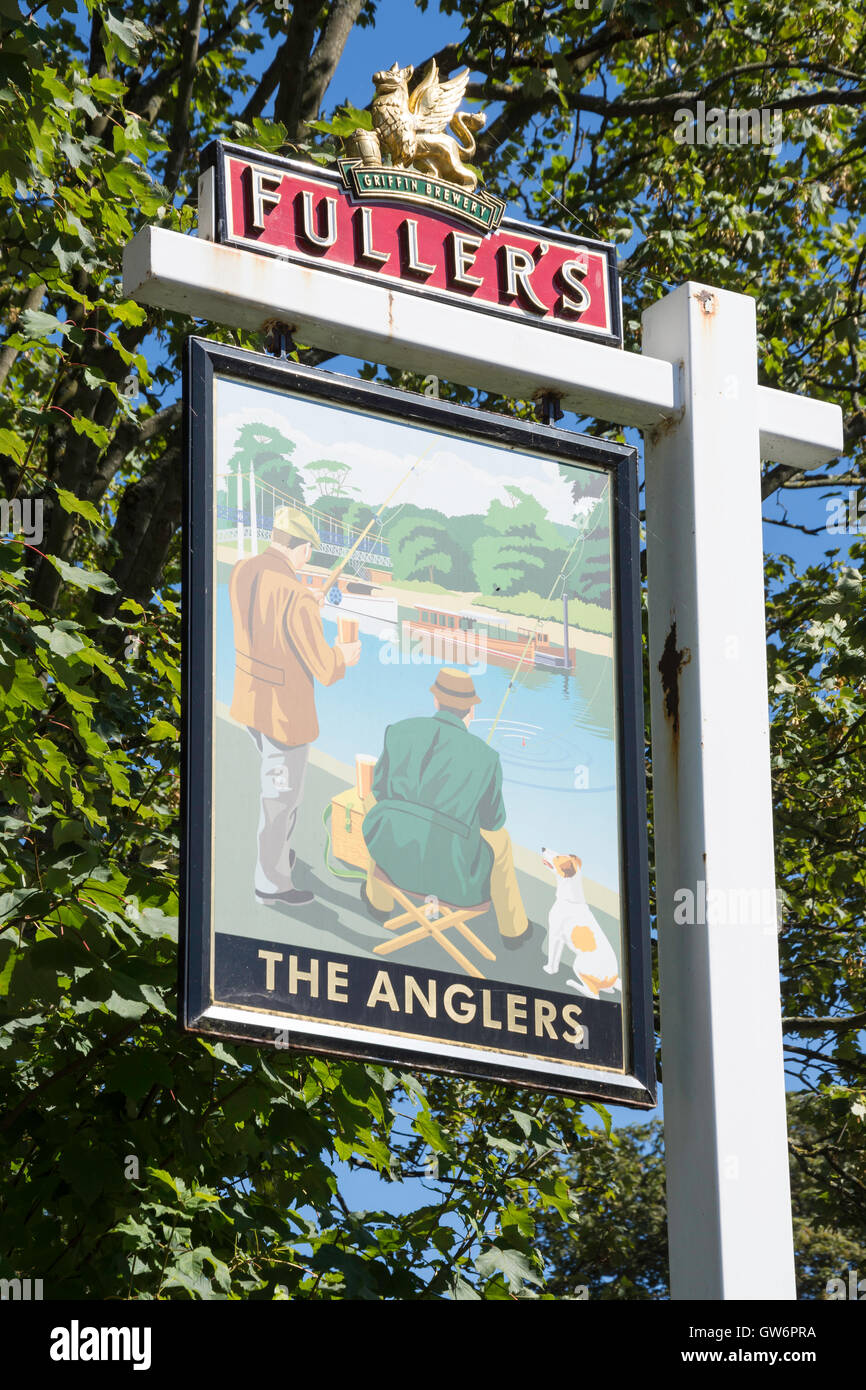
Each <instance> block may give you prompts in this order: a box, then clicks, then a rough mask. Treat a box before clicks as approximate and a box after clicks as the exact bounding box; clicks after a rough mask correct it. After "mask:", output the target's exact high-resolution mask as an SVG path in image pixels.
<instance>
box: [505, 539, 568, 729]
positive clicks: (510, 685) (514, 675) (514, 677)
mask: <svg viewBox="0 0 866 1390" xmlns="http://www.w3.org/2000/svg"><path fill="white" fill-rule="evenodd" d="M582 540H584V536H583V534H581V535H579V536H578V537H577V538H576V540H575V542H574V545H573V546H572V547H571V549H570V550H569V552H568V554H567V555H566V557H565V560H564V561H563V564H562V566H561V568H560V571H559V574H558V575H557V576H556V578H555V579H554V581H553V585H552V586H551V590H550V593H549V594H548V595H547V602H548V603H550V601H551V599H552V598H553V591H554V589H555V588H556V586H557V584H558V583H559V581H560V580H561V579H563V578H564V577H565V571H566V569H567V568H568V562H569V560H570V559H571V557H572V555H573V554H574V552H575V550H576V549H577V547H578V545H579V544H580V542H581V541H582ZM567 616H568V615H567V614H565V613H564V614H563V617H564V618H567ZM541 622H542V619H541V618H539V619H538V623H541ZM537 636H538V624H536V628H535V631H534V632H531V633H530V634H529V636H528V637H527V639H526V646H525V647H524V648H523V651H522V652H521V653H520V659H519V660H518V662H517V665H516V666H515V668H514V671H513V672H512V676H511V679H510V681H509V682H508V684H507V686H506V687H505V694H504V695H503V697H502V700H501V702H500V705H499V709H498V710H497V711H496V718H495V719H494V721H493V723H492V724H491V726H490V733H489V734H488V735H487V742H488V743H489V742H490V740H491V739H492V738H493V735H494V734H495V733H496V725H497V724H498V723H499V721H500V719H501V718H502V711H503V710H504V709H505V702H506V700H507V699H508V697H509V695H510V694H511V692H512V690H513V689H514V686H515V684H516V682H517V676H518V672H519V671H520V668H521V666H522V665H523V663H524V661H525V660H526V653H527V652H528V651H529V648H530V647H531V646H532V643H533V642H534V641H535V639H536V638H537Z"/></svg>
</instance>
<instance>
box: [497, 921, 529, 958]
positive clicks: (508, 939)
mask: <svg viewBox="0 0 866 1390" xmlns="http://www.w3.org/2000/svg"><path fill="white" fill-rule="evenodd" d="M535 932H536V923H535V922H530V923H529V925H528V926H527V928H526V931H525V932H521V933H520V936H500V938H499V944H500V946H504V947H505V949H506V951H519V950H520V947H521V946H525V945H526V943H527V941H531V940H532V938H533V937H534V936H535Z"/></svg>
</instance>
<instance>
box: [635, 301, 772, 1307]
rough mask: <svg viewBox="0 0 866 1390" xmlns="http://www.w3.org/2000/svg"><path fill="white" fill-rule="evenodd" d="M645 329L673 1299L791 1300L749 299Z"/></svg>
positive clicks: (662, 307)
mask: <svg viewBox="0 0 866 1390" xmlns="http://www.w3.org/2000/svg"><path fill="white" fill-rule="evenodd" d="M643 325H644V340H643V350H644V352H646V353H648V354H650V355H651V356H653V357H655V358H659V357H661V358H665V359H667V361H669V362H672V363H676V364H678V365H679V370H680V371H681V372H682V382H681V391H682V394H681V411H680V414H679V418H677V419H675V420H672V421H670V422H669V423H667V424H666V425H665V426H663V427H662V428H660V429H657V430H655V431H648V432H647V436H646V455H645V458H646V497H647V517H646V528H647V591H648V600H649V664H650V691H651V704H652V765H653V817H654V835H655V868H656V892H657V910H658V930H659V971H660V982H661V1031H662V1074H663V1095H664V1122H665V1164H666V1170H667V1199H668V1223H669V1239H670V1258H671V1294H672V1297H673V1298H675V1299H737V1298H741V1299H789V1298H794V1297H795V1296H796V1294H795V1285H794V1261H793V1237H792V1229H791V1204H790V1191H789V1178H788V1144H787V1132H786V1124H785V1093H784V1071H783V1061H782V1030H781V1016H780V1008H779V958H778V945H777V930H776V911H775V878H774V863H773V822H772V807H771V795H770V761H769V718H768V697H767V663H766V639H765V630H764V589H763V539H762V527H761V494H760V450H759V443H758V435H759V423H760V422H759V411H758V385H757V363H758V355H757V339H756V325H755V302H754V300H753V299H751V298H749V296H747V295H742V294H732V293H730V292H729V291H726V290H717V289H709V288H706V287H705V286H702V285H695V284H685V285H681V286H680V287H679V289H677V290H676V291H675V292H674V293H673V294H670V295H668V296H667V297H666V298H665V299H663V300H661V301H659V302H658V303H657V304H654V305H653V306H652V307H651V308H650V309H648V310H647V311H646V312H645V313H644V315H643ZM689 918H691V919H692V920H691V921H689ZM677 919H679V920H677Z"/></svg>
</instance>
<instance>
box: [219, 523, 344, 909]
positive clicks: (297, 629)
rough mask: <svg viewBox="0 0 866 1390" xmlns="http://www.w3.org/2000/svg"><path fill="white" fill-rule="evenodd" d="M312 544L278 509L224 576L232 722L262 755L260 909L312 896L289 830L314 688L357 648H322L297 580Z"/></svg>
mask: <svg viewBox="0 0 866 1390" xmlns="http://www.w3.org/2000/svg"><path fill="white" fill-rule="evenodd" d="M318 544H319V537H318V534H317V532H316V530H315V528H314V527H313V524H312V522H310V521H309V520H308V519H307V517H306V516H304V513H303V512H300V511H298V510H297V509H296V508H293V507H280V508H279V510H278V511H277V513H276V515H275V517H274V530H273V534H272V536H271V542H270V544H269V545H268V547H267V548H266V549H265V550H263V551H262V553H261V555H252V556H250V558H249V559H247V560H241V561H239V563H238V564H236V565H235V567H234V569H233V570H232V577H231V582H230V584H229V595H230V598H231V605H232V617H233V619H234V629H235V684H234V694H233V696H232V704H231V716H232V718H233V719H236V720H237V721H238V722H239V723H240V724H245V725H246V726H247V728H248V730H249V732H250V734H251V736H252V738H253V739H254V741H255V744H256V747H257V748H258V750H259V753H260V754H261V760H262V761H261V805H260V814H259V828H258V857H257V860H256V873H255V894H256V898H257V900H258V901H259V902H260V903H274V902H281V903H289V904H290V905H291V906H293V907H302V906H303V905H304V904H305V903H310V902H312V901H313V894H312V893H308V892H305V891H304V890H302V889H298V888H295V886H294V884H293V883H292V868H293V865H294V862H295V851H294V850H293V849H292V848H291V846H290V843H289V842H290V840H291V838H292V831H293V830H294V828H295V822H296V820H297V817H298V807H299V806H300V803H301V796H302V793H303V787H304V773H305V771H306V767H307V760H308V758H309V753H310V744H311V743H312V742H313V741H314V739H316V738H318V735H319V721H318V719H317V718H316V701H315V682H316V681H318V682H319V684H320V685H333V684H334V682H335V681H338V680H341V679H342V677H343V676H344V675H345V674H346V667H347V666H354V665H355V664H356V663H357V661H358V659H359V657H360V655H361V643H360V642H336V643H335V644H334V646H333V647H329V646H328V644H327V642H326V641H325V634H324V632H323V630H322V614H321V611H320V605H321V603H322V602H323V601H324V594H320V595H318V596H316V595H314V594H312V593H311V592H310V590H309V589H308V588H307V587H306V586H305V585H304V584H302V583H301V582H300V580H299V579H298V571H299V570H301V569H303V567H304V565H306V564H309V560H310V556H311V554H312V551H313V547H314V546H318Z"/></svg>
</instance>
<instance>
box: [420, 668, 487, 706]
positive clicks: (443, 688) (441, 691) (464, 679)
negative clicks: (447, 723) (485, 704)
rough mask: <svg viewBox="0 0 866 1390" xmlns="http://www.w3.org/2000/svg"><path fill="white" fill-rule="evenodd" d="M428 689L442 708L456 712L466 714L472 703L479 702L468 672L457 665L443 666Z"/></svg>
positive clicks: (479, 697)
mask: <svg viewBox="0 0 866 1390" xmlns="http://www.w3.org/2000/svg"><path fill="white" fill-rule="evenodd" d="M430 689H431V690H432V692H433V694H434V695H435V696H436V698H437V700H438V701H439V703H440V705H442V707H443V708H444V709H450V710H453V711H454V712H455V713H456V714H466V712H467V711H468V710H469V709H471V708H472V706H473V705H480V704H481V696H480V695H477V694H476V693H475V686H474V685H473V684H472V677H471V676H470V674H469V672H468V671H461V670H460V668H459V667H457V666H443V667H442V668H441V669H440V671H439V673H438V675H437V676H436V680H435V681H434V682H433V684H432V685H431V687H430Z"/></svg>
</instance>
